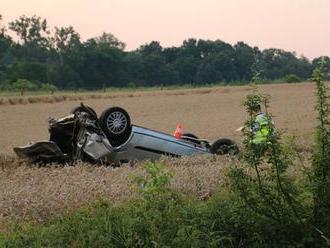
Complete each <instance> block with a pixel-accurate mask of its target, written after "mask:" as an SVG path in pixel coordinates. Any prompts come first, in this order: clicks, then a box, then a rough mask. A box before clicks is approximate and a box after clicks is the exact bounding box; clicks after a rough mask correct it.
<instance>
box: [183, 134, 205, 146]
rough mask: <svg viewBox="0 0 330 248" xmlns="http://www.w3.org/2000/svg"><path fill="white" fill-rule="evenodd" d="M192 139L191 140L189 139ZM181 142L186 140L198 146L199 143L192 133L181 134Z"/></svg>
mask: <svg viewBox="0 0 330 248" xmlns="http://www.w3.org/2000/svg"><path fill="white" fill-rule="evenodd" d="M191 138H192V139H191ZM181 139H183V140H187V141H189V142H191V143H193V144H197V145H200V144H201V142H200V141H199V140H198V137H197V136H196V135H195V134H192V133H184V134H182V138H181Z"/></svg>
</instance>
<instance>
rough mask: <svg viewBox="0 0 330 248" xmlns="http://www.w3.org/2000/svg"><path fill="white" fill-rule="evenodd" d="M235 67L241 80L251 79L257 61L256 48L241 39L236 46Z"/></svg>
mask: <svg viewBox="0 0 330 248" xmlns="http://www.w3.org/2000/svg"><path fill="white" fill-rule="evenodd" d="M234 49H235V67H236V71H237V76H238V78H239V80H240V81H250V80H251V78H252V75H253V71H252V69H253V65H254V63H255V60H256V58H255V50H254V49H253V48H252V47H250V46H249V45H247V44H245V43H244V42H242V41H240V42H237V44H236V45H235V46H234Z"/></svg>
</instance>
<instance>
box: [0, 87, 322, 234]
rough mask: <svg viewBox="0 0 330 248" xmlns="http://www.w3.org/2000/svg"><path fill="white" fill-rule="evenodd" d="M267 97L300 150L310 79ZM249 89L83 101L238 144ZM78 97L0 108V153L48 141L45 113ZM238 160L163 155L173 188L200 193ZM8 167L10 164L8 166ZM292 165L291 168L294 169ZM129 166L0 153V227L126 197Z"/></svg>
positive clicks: (307, 123) (305, 136) (306, 130)
mask: <svg viewBox="0 0 330 248" xmlns="http://www.w3.org/2000/svg"><path fill="white" fill-rule="evenodd" d="M259 89H260V91H262V92H264V93H268V94H270V95H271V97H272V98H271V106H272V107H271V112H272V113H273V115H274V116H275V117H274V120H275V123H276V126H277V127H278V128H281V129H285V130H287V132H288V133H290V134H295V135H297V136H298V139H299V142H301V143H302V145H303V146H304V147H305V148H308V147H309V144H310V143H311V142H312V133H313V127H314V126H315V125H316V121H315V113H314V111H313V106H314V87H313V85H312V84H308V83H306V84H290V85H288V84H277V85H265V86H260V87H259ZM250 91H251V88H250V87H248V86H241V87H222V88H210V89H198V90H177V91H159V92H142V93H135V94H132V95H129V96H128V95H118V96H117V97H112V98H110V99H89V100H85V101H84V102H85V103H86V104H89V105H90V106H92V107H93V108H95V110H96V111H97V112H98V113H100V112H101V111H102V110H103V109H105V108H107V107H108V106H115V105H118V106H122V107H124V108H125V109H127V111H128V112H129V113H130V115H131V118H132V121H133V123H135V124H138V125H143V126H146V127H151V128H154V129H157V130H161V131H165V132H169V133H172V132H173V131H174V129H175V127H176V124H177V123H181V124H183V127H184V131H187V132H192V133H195V134H197V135H198V136H200V137H205V138H208V139H211V140H213V139H216V138H220V137H228V138H232V139H234V140H235V141H237V142H238V143H240V142H241V139H242V137H241V134H240V133H237V132H235V131H234V130H235V129H236V128H238V127H240V126H241V125H242V124H243V122H244V120H245V118H246V114H245V111H244V108H243V106H242V102H243V100H244V97H245V96H246V95H247V94H248V93H249V92H250ZM77 104H79V101H62V102H58V103H34V104H16V105H0V125H1V130H0V151H1V152H0V153H1V154H3V155H5V156H7V155H8V156H9V157H12V156H13V152H12V147H13V146H16V145H24V144H26V143H28V142H32V141H36V140H40V139H47V138H48V133H47V118H48V117H49V116H52V117H61V116H63V115H65V114H66V113H68V112H69V111H70V109H72V108H73V107H75V106H77ZM235 162H237V161H235V160H232V159H231V158H228V157H213V156H211V157H196V158H195V157H191V158H182V159H167V160H165V162H164V163H165V164H166V166H167V168H168V169H169V170H171V171H173V172H174V175H175V176H174V178H173V181H172V187H173V188H175V189H176V190H179V191H181V192H186V193H187V194H190V195H195V196H196V197H199V196H200V195H201V194H203V192H208V191H210V192H212V191H213V190H215V189H216V188H218V187H219V185H220V186H221V184H222V183H223V170H224V169H225V168H226V167H228V166H232V165H233V163H235ZM9 167H11V168H9ZM291 170H295V169H294V168H293V169H292V168H291ZM141 171H142V170H141V165H139V164H138V165H137V166H136V167H134V168H131V167H128V166H123V167H121V168H109V167H102V166H101V167H97V166H90V165H84V164H82V165H79V166H75V167H72V166H65V167H55V166H52V167H46V168H38V167H36V166H31V165H26V164H24V163H22V162H20V161H18V160H16V159H11V158H5V157H4V156H2V157H0V182H1V187H0V232H1V230H5V231H8V230H10V225H8V223H13V222H16V221H18V222H21V221H22V220H32V221H42V220H45V219H47V218H49V216H53V215H56V214H60V213H63V212H66V211H70V210H74V209H76V208H79V207H83V206H86V205H88V203H90V202H93V201H95V200H97V199H99V198H105V199H109V200H112V201H113V202H117V200H120V199H123V198H127V197H131V196H132V195H134V194H135V193H134V189H132V187H131V178H132V176H133V175H136V174H138V173H141Z"/></svg>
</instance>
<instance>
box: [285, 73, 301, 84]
mask: <svg viewBox="0 0 330 248" xmlns="http://www.w3.org/2000/svg"><path fill="white" fill-rule="evenodd" d="M285 82H287V83H298V82H301V79H300V78H299V77H298V76H297V75H294V74H290V75H287V76H286V77H285Z"/></svg>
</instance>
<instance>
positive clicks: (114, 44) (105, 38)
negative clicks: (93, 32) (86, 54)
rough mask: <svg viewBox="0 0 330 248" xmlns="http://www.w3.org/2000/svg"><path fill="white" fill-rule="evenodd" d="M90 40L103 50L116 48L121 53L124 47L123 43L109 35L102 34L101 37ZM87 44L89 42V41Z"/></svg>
mask: <svg viewBox="0 0 330 248" xmlns="http://www.w3.org/2000/svg"><path fill="white" fill-rule="evenodd" d="M92 40H94V41H95V43H96V44H98V46H100V47H103V48H117V49H119V50H122V51H123V50H124V49H125V47H126V44H125V43H124V42H122V41H120V40H119V39H118V38H116V37H115V36H114V35H113V34H111V33H105V32H104V33H103V34H102V35H101V36H99V37H96V38H93V39H92ZM89 42H91V40H90V41H89Z"/></svg>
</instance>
